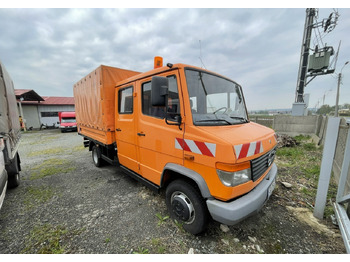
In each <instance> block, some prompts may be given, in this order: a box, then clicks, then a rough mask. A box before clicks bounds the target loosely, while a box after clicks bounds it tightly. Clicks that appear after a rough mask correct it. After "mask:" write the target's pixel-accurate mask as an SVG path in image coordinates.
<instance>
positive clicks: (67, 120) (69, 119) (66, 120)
mask: <svg viewBox="0 0 350 262" xmlns="http://www.w3.org/2000/svg"><path fill="white" fill-rule="evenodd" d="M61 122H62V123H75V122H76V120H75V118H68V117H67V118H62V121H61Z"/></svg>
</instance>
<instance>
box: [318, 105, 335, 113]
mask: <svg viewBox="0 0 350 262" xmlns="http://www.w3.org/2000/svg"><path fill="white" fill-rule="evenodd" d="M334 110H335V107H334V106H332V107H330V106H329V105H323V106H321V107H320V108H319V109H318V110H317V114H320V115H327V114H329V113H330V112H331V111H334Z"/></svg>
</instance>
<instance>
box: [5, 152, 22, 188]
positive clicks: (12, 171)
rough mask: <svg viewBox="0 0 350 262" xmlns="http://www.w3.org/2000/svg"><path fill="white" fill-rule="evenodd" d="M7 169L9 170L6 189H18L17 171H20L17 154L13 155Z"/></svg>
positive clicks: (18, 176)
mask: <svg viewBox="0 0 350 262" xmlns="http://www.w3.org/2000/svg"><path fill="white" fill-rule="evenodd" d="M8 169H9V170H8V172H7V174H8V187H9V188H15V187H18V186H19V184H20V175H19V171H20V170H21V168H20V160H19V155H18V153H17V154H16V155H15V157H14V159H13V162H12V164H11V166H10V167H9V168H8Z"/></svg>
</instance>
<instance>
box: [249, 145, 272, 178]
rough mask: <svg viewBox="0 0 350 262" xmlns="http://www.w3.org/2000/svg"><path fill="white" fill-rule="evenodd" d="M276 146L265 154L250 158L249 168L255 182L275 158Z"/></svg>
mask: <svg viewBox="0 0 350 262" xmlns="http://www.w3.org/2000/svg"><path fill="white" fill-rule="evenodd" d="M275 155H276V148H273V149H272V150H270V151H269V152H267V153H266V154H264V155H262V156H261V157H258V158H256V159H253V160H251V163H250V164H251V170H252V179H253V181H254V182H255V181H256V180H258V179H259V178H260V177H261V176H262V175H263V174H264V173H265V172H266V170H267V169H268V168H269V167H270V166H271V165H272V163H273V161H274V160H275Z"/></svg>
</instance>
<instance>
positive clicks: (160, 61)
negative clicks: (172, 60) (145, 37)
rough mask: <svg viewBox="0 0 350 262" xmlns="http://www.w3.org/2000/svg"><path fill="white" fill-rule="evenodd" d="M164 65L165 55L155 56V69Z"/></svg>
mask: <svg viewBox="0 0 350 262" xmlns="http://www.w3.org/2000/svg"><path fill="white" fill-rule="evenodd" d="M162 66H163V57H161V56H155V57H154V69H156V68H159V67H162Z"/></svg>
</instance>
